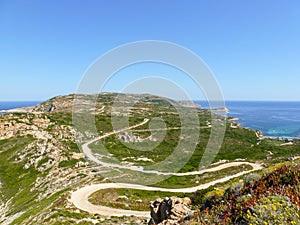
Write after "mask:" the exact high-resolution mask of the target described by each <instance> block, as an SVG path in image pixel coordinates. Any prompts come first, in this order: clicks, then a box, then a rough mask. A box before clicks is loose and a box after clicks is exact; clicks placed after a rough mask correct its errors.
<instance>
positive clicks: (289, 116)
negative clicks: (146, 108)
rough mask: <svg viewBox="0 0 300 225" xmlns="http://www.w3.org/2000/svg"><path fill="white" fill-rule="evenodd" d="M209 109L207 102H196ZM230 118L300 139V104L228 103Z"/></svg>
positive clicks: (9, 106) (17, 105)
mask: <svg viewBox="0 0 300 225" xmlns="http://www.w3.org/2000/svg"><path fill="white" fill-rule="evenodd" d="M195 102H196V103H198V104H200V105H201V107H202V108H208V107H209V106H208V103H207V102H205V101H195ZM38 103H40V102H38V101H31V102H0V110H6V109H13V108H20V107H26V106H33V105H36V104H38ZM226 107H227V108H228V109H229V113H227V115H228V116H231V117H235V118H239V119H240V120H238V121H237V122H238V123H239V124H241V125H242V126H243V127H245V128H251V129H254V130H260V131H262V132H263V134H264V136H267V137H274V138H277V137H279V138H300V102H262V101H258V102H256V101H227V102H226Z"/></svg>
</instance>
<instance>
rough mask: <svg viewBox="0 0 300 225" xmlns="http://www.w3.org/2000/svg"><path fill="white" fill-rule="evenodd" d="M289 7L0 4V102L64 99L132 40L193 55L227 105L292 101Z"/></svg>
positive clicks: (263, 0)
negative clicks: (206, 69)
mask: <svg viewBox="0 0 300 225" xmlns="http://www.w3.org/2000/svg"><path fill="white" fill-rule="evenodd" d="M299 11H300V2H299V1H298V0H288V1H283V0H281V1H279V0H252V1H250V0H247V1H240V0H235V1H234V0H226V1H217V0H205V1H204V0H194V1H191V0H190V1H171V0H164V1H158V0H151V1H150V0H149V1H146V0H136V1H133V0H124V1H121V0H118V1H116V0H110V1H108V0H107V1H104V0H102V1H101V0H99V1H79V0H77V1H76V0H69V1H68V0H64V1H58V0H51V1H48V0H44V1H40V0H36V1H33V0H26V1H23V0H22V1H21V0H20V1H16V0H1V1H0V28H1V29H0V78H1V88H0V101H11V100H45V99H48V98H50V97H53V96H55V95H64V94H69V93H74V92H76V89H77V86H78V84H79V82H80V80H81V78H82V76H83V74H84V72H85V71H86V69H87V68H88V67H89V65H90V64H91V63H92V62H93V61H94V60H95V59H96V58H98V57H99V56H101V55H103V54H104V53H105V52H107V51H109V50H110V49H112V48H115V47H117V46H119V45H121V44H125V43H128V42H134V41H140V40H164V41H170V42H174V43H177V44H179V45H182V46H184V47H186V48H188V49H190V50H191V51H193V52H195V53H196V54H197V55H199V56H200V57H201V58H202V59H203V60H204V61H205V62H206V64H207V65H208V66H209V67H210V69H211V70H212V71H213V72H214V74H215V76H216V78H217V80H218V82H219V84H220V86H221V88H222V90H223V94H224V97H225V99H227V100H300V88H299V84H300V66H299V65H300V63H299V62H300V41H299V40H300V13H299ZM145 69H146V68H145ZM145 72H147V71H145ZM156 75H158V74H156ZM166 76H167V77H169V79H171V80H172V74H171V73H170V74H167V75H166ZM125 80H126V79H125ZM181 83H182V85H183V86H184V88H187V89H188V91H189V94H190V96H191V97H192V98H199V96H200V94H199V90H197V89H196V88H193V87H192V86H190V88H189V87H188V85H189V82H188V81H186V80H185V79H184V78H183V79H182V81H181ZM120 88H121V85H120V82H119V81H118V80H117V79H112V80H111V83H110V84H108V85H107V89H106V90H112V91H120Z"/></svg>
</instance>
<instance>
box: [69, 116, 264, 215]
mask: <svg viewBox="0 0 300 225" xmlns="http://www.w3.org/2000/svg"><path fill="white" fill-rule="evenodd" d="M148 121H149V119H144V121H143V122H141V123H139V124H137V125H134V126H131V127H127V128H124V129H121V130H118V131H112V132H109V133H106V134H104V135H102V136H100V137H97V138H95V139H93V140H90V141H89V142H87V143H85V144H83V145H82V149H83V152H84V153H85V155H86V156H87V157H88V158H89V159H90V160H92V161H94V162H95V163H97V164H100V165H102V166H105V167H110V168H119V169H129V170H133V171H139V172H143V173H152V174H157V175H175V176H187V175H198V174H203V173H207V172H215V171H219V170H222V169H226V168H230V167H234V166H241V165H250V166H252V170H248V171H243V172H239V173H236V174H234V175H230V176H226V177H223V178H221V179H217V180H214V181H211V182H208V183H205V184H200V185H198V186H194V187H189V188H178V189H175V188H174V189H173V188H160V187H150V186H145V185H138V184H127V183H100V184H91V185H88V186H85V187H83V188H80V189H78V190H76V191H74V192H72V193H71V197H70V199H69V201H70V202H71V203H73V204H74V205H75V207H77V208H78V209H81V210H83V211H86V212H89V213H93V214H95V213H97V214H100V215H103V216H132V215H133V216H137V217H147V218H149V217H150V213H149V211H133V210H124V209H116V208H110V207H106V206H100V205H94V204H92V203H90V202H89V201H88V198H89V196H90V195H91V194H93V193H94V192H96V191H99V190H103V189H108V188H127V189H138V190H147V191H163V192H177V193H178V192H182V193H192V192H195V191H197V190H200V189H206V188H208V187H210V186H213V185H215V184H217V183H223V182H226V181H228V180H230V179H233V178H236V177H239V176H242V175H244V174H247V173H250V172H253V171H256V170H260V169H262V168H263V167H262V166H261V165H260V164H257V163H250V162H230V163H225V164H221V165H218V166H216V167H213V168H207V169H203V170H199V171H193V172H186V173H165V172H159V171H154V170H144V168H143V167H139V166H126V165H119V164H112V163H106V162H102V161H100V160H99V159H98V158H96V157H95V156H94V155H93V154H92V151H91V149H90V148H89V145H90V144H92V143H94V142H96V141H99V140H101V139H103V138H106V137H108V136H110V135H113V134H117V133H120V132H124V131H126V130H130V129H133V128H136V127H139V126H142V125H144V124H145V123H147V122H148Z"/></svg>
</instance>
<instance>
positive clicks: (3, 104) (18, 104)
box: [0, 101, 41, 114]
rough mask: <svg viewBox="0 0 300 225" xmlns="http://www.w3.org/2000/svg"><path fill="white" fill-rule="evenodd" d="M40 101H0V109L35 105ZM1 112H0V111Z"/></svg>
mask: <svg viewBox="0 0 300 225" xmlns="http://www.w3.org/2000/svg"><path fill="white" fill-rule="evenodd" d="M39 103H41V102H40V101H25V102H24V101H23V102H22V101H18V102H9V101H7V102H1V101H0V111H1V110H8V109H15V108H22V107H27V106H35V105H36V104H39ZM0 114H1V112H0Z"/></svg>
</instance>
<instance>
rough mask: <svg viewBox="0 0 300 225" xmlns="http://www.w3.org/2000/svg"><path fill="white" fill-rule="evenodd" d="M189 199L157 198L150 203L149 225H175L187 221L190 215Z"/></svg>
mask: <svg viewBox="0 0 300 225" xmlns="http://www.w3.org/2000/svg"><path fill="white" fill-rule="evenodd" d="M190 205H191V200H190V199H189V198H178V197H170V198H168V197H167V198H165V199H161V198H158V199H156V200H155V201H153V202H151V203H150V209H151V219H150V221H149V223H148V224H149V225H154V224H164V225H175V224H180V223H181V222H183V221H185V220H188V219H189V218H190V216H191V215H192V210H191V208H190Z"/></svg>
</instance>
